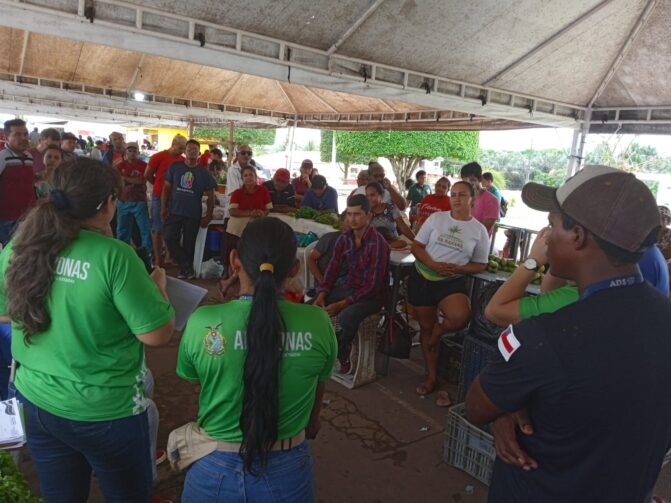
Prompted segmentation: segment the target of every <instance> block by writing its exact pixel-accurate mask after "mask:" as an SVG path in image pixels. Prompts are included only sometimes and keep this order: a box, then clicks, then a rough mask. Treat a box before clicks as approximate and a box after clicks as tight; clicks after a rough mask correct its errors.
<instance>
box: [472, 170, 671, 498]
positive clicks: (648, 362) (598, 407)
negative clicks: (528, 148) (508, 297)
mask: <svg viewBox="0 0 671 503" xmlns="http://www.w3.org/2000/svg"><path fill="white" fill-rule="evenodd" d="M522 199H523V201H524V202H525V203H526V204H527V205H528V206H530V207H532V208H534V209H536V210H540V211H548V212H550V215H549V221H550V230H549V232H548V234H547V237H546V241H547V258H548V261H549V263H550V268H551V270H552V271H553V274H554V275H556V276H559V277H561V278H565V279H570V280H573V281H574V282H575V283H576V285H577V287H578V291H579V293H580V299H579V300H578V301H577V302H575V303H573V304H571V305H569V306H566V307H564V308H563V309H560V310H558V311H556V312H554V313H552V314H545V315H541V316H537V317H534V318H530V319H528V320H526V321H523V322H521V323H518V324H516V325H514V326H510V327H508V328H507V329H506V330H505V331H504V332H503V333H502V334H501V336H500V338H499V342H498V347H499V354H497V356H496V357H495V358H494V360H493V361H492V362H491V363H490V364H489V365H488V366H487V367H486V368H485V369H484V370H483V371H482V373H481V374H480V376H479V378H478V379H476V380H475V381H474V383H473V384H472V385H471V387H470V389H469V391H468V395H467V396H466V413H467V416H468V418H469V420H471V421H473V422H474V423H475V424H485V423H489V422H491V421H495V422H494V424H493V432H494V435H495V445H496V451H497V460H496V463H495V466H494V473H493V476H492V481H491V486H490V490H489V500H488V501H489V502H496V503H499V502H515V503H532V502H533V503H536V502H543V503H555V502H556V503H560V502H561V503H564V502H583V501H584V502H591V501H609V502H623V503H625V502H626V503H629V502H635V503H639V502H640V503H643V502H646V503H647V502H648V501H650V495H651V492H652V488H653V486H654V484H655V481H656V480H657V476H658V474H659V470H660V468H661V465H662V460H663V457H664V453H665V452H666V451H667V450H668V449H669V447H671V393H669V389H671V358H669V355H670V354H671V337H669V334H668V327H669V324H671V303H670V302H669V300H668V298H667V297H665V296H664V295H663V294H662V293H660V292H659V291H658V290H656V289H655V288H653V287H652V286H651V285H650V284H648V283H647V282H645V281H644V280H643V277H642V276H641V273H640V271H639V269H638V266H637V265H636V264H637V262H638V261H639V259H640V258H641V255H642V253H643V251H644V250H645V249H646V248H647V247H648V246H650V245H652V244H653V243H654V242H655V240H656V237H657V233H658V231H659V217H658V215H657V214H656V203H655V199H654V197H653V195H652V194H651V193H650V190H649V189H648V188H647V187H646V186H645V184H643V183H642V182H641V181H639V180H637V179H636V178H635V177H634V176H633V175H631V174H629V173H625V172H623V171H619V170H616V169H613V168H609V167H606V166H586V167H585V168H584V169H583V170H582V171H580V172H579V173H578V174H576V175H575V176H574V177H572V178H570V179H569V180H567V182H566V183H565V184H564V185H563V186H561V187H560V188H558V189H554V188H551V187H545V186H543V185H539V184H527V185H526V186H525V187H524V189H523V191H522ZM532 265H533V264H529V266H532ZM525 266H526V264H525ZM516 428H519V429H516Z"/></svg>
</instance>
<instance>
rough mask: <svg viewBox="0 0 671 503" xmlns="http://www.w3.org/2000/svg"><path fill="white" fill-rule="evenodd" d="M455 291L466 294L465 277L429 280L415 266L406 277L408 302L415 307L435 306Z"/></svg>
mask: <svg viewBox="0 0 671 503" xmlns="http://www.w3.org/2000/svg"><path fill="white" fill-rule="evenodd" d="M455 293H463V294H465V295H468V290H467V289H466V278H465V277H464V276H460V277H458V278H447V279H443V280H441V281H429V280H428V279H426V278H425V277H424V276H422V275H421V274H420V273H419V272H417V269H416V268H415V267H413V268H412V270H411V271H410V277H409V278H408V302H409V303H410V304H412V305H413V306H417V307H434V306H437V305H438V304H439V303H440V301H441V300H443V299H444V298H445V297H449V296H450V295H453V294H455Z"/></svg>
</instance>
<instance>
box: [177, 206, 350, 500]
mask: <svg viewBox="0 0 671 503" xmlns="http://www.w3.org/2000/svg"><path fill="white" fill-rule="evenodd" d="M231 264H232V266H233V268H234V269H235V270H236V271H237V274H238V276H239V278H240V292H241V293H240V297H239V298H238V300H234V301H231V302H228V303H226V304H219V305H214V306H205V307H201V308H200V309H198V310H197V311H196V312H195V313H194V314H193V315H192V316H191V318H190V319H189V322H188V325H187V327H186V331H185V332H184V335H183V336H182V340H181V343H180V347H179V354H178V357H177V374H178V375H179V376H180V377H182V378H183V379H186V380H189V381H193V382H198V383H199V384H200V399H199V410H198V425H199V426H200V428H201V429H202V430H204V431H205V433H206V434H207V435H209V436H210V437H213V438H215V439H217V440H219V441H220V444H219V447H218V448H217V450H216V451H214V452H212V453H211V454H208V455H207V456H205V457H203V458H201V459H199V460H198V461H196V462H195V463H194V464H193V465H191V467H190V468H189V469H188V471H187V474H186V480H185V482H184V492H183V494H182V502H184V503H190V502H194V503H200V502H203V501H211V502H223V501H292V502H293V501H297V502H298V501H301V502H302V501H306V502H307V501H314V490H313V483H312V460H311V456H310V448H309V447H308V444H307V442H305V439H306V438H315V436H316V435H317V432H318V431H319V411H320V407H321V401H322V395H323V392H324V387H325V382H326V381H327V380H328V379H330V377H331V373H332V370H333V365H334V363H335V358H336V353H337V345H336V338H335V333H334V331H333V326H332V325H331V322H330V320H329V318H328V315H327V314H326V312H325V311H324V310H323V309H320V308H318V307H315V306H310V305H306V304H294V303H291V302H287V301H284V300H278V294H279V292H281V291H282V289H283V283H284V282H285V280H286V279H287V277H289V276H293V275H295V274H296V273H297V272H298V269H299V266H300V264H299V262H298V260H296V241H295V239H294V232H293V230H292V229H291V227H289V226H288V225H287V224H285V223H284V222H282V221H281V220H278V219H276V218H260V219H257V220H254V221H252V222H250V223H249V225H248V226H247V228H246V229H245V230H244V232H243V233H242V237H241V238H240V242H239V243H238V248H237V250H234V251H232V252H231Z"/></svg>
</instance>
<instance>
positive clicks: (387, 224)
mask: <svg viewBox="0 0 671 503" xmlns="http://www.w3.org/2000/svg"><path fill="white" fill-rule="evenodd" d="M382 194H384V188H383V187H382V185H380V184H379V183H377V182H372V183H369V184H368V185H366V197H367V198H368V202H370V211H371V213H372V215H373V217H372V218H371V220H370V225H371V226H373V227H375V229H376V230H377V231H378V232H380V233H381V234H382V235H383V236H384V238H385V239H386V240H387V242H388V243H389V246H391V247H392V248H405V247H406V246H407V243H406V242H405V241H403V240H402V239H399V234H398V231H399V230H400V231H401V234H403V235H404V236H405V237H407V238H408V239H409V240H410V241H412V240H413V239H415V233H414V232H412V230H410V227H408V224H406V223H405V221H404V220H403V217H401V212H400V211H399V210H398V208H397V207H396V206H394V204H393V203H389V204H387V203H384V202H382Z"/></svg>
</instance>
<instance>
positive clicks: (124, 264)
mask: <svg viewBox="0 0 671 503" xmlns="http://www.w3.org/2000/svg"><path fill="white" fill-rule="evenodd" d="M50 182H51V185H52V190H51V192H50V193H49V196H48V199H47V200H45V201H40V202H38V204H37V205H36V206H35V207H34V208H33V209H32V210H30V212H29V213H28V214H27V216H26V218H25V219H24V220H23V221H22V222H21V224H20V225H19V228H18V231H17V232H16V234H15V235H14V239H13V240H12V241H11V242H10V243H9V245H8V246H7V248H5V249H4V250H3V251H2V254H0V317H3V316H5V315H8V316H9V318H11V321H12V353H13V357H14V359H15V360H16V362H17V365H18V368H17V371H16V376H15V380H14V384H15V386H16V389H17V399H18V400H19V401H20V402H21V403H22V404H23V406H24V412H25V424H26V432H27V436H28V447H29V449H30V454H31V459H32V462H33V464H34V465H35V468H36V470H37V477H38V479H39V481H40V491H41V494H42V497H43V498H45V499H46V500H47V501H68V502H70V501H72V502H84V501H86V500H87V498H88V494H89V489H90V485H91V472H92V471H95V473H96V477H97V479H98V482H99V484H100V488H101V490H102V493H103V496H104V498H105V500H106V501H149V499H150V495H151V494H150V493H151V484H152V465H153V464H154V463H155V460H154V455H153V453H150V438H149V425H148V420H147V411H146V408H147V401H146V398H147V397H146V394H145V389H144V386H143V380H144V377H145V375H146V373H147V368H146V365H145V361H144V346H145V345H148V346H158V345H162V344H166V343H167V342H168V341H169V340H170V337H171V335H172V331H173V326H174V310H173V309H172V307H171V306H170V304H169V303H168V301H167V300H166V299H167V295H166V291H165V287H166V277H165V271H164V270H163V269H160V268H156V269H154V272H153V273H152V274H151V276H150V275H148V274H147V272H146V270H145V267H144V265H143V264H142V262H141V261H140V259H139V258H138V257H137V255H136V253H135V250H133V248H131V247H130V246H129V245H128V244H126V243H123V242H122V241H119V240H116V239H114V238H113V237H112V230H111V228H110V222H111V220H112V216H113V215H114V213H115V211H116V195H117V194H118V193H119V190H120V189H121V179H120V175H119V173H118V172H117V170H116V169H114V168H112V167H111V166H107V165H106V164H103V163H102V162H100V161H94V160H92V159H88V158H86V157H77V158H76V159H75V160H72V161H69V162H65V163H63V164H61V165H60V166H58V167H57V168H56V169H55V171H54V172H53V174H52V176H51V179H50Z"/></svg>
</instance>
